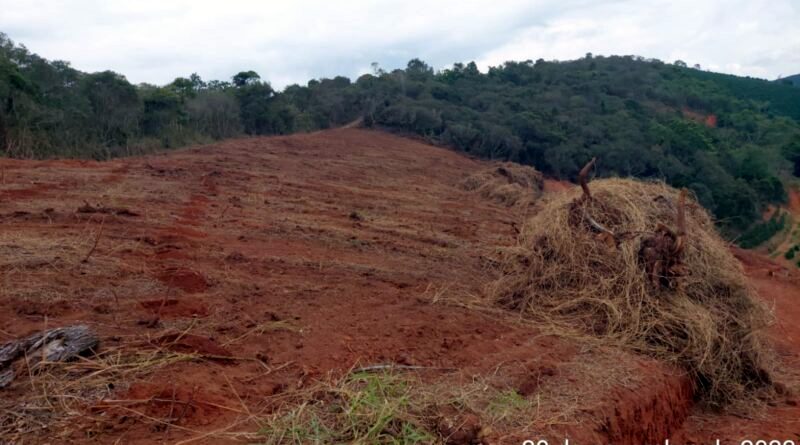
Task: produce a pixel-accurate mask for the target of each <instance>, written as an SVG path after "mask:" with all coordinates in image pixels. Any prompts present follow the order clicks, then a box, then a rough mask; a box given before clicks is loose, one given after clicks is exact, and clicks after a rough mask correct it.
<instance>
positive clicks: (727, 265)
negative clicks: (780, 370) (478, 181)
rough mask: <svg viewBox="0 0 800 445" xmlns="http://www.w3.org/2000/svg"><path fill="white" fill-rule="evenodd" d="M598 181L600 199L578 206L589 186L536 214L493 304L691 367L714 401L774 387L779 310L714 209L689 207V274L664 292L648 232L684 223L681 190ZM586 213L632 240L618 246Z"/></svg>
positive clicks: (495, 288) (508, 259) (507, 253)
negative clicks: (645, 259) (773, 321)
mask: <svg viewBox="0 0 800 445" xmlns="http://www.w3.org/2000/svg"><path fill="white" fill-rule="evenodd" d="M590 185H591V189H592V192H593V195H594V197H595V199H594V200H589V201H586V202H584V203H582V204H580V205H579V206H580V207H579V208H578V210H577V211H576V207H575V205H574V202H575V201H576V199H577V198H578V197H579V196H580V194H581V190H580V189H575V190H572V191H569V192H566V193H563V194H561V195H559V196H557V197H555V198H553V199H552V200H551V201H549V202H547V203H545V204H544V205H542V206H541V209H540V210H539V211H538V212H537V214H536V215H535V216H533V217H532V218H530V219H529V220H528V221H527V223H526V225H525V227H524V228H523V230H522V233H521V235H520V238H519V241H518V245H517V246H515V247H512V248H508V249H505V250H504V251H503V253H502V260H501V263H500V270H501V272H502V274H501V277H500V278H499V279H498V280H497V281H496V282H494V283H492V284H491V285H490V286H489V293H490V295H491V297H492V299H493V301H494V302H495V303H496V304H498V305H500V306H502V307H505V308H508V309H513V310H516V311H519V312H520V313H522V314H523V315H524V316H525V317H527V318H530V319H533V320H536V321H539V322H546V323H547V324H550V325H551V326H556V327H557V328H558V329H560V330H563V331H565V332H576V331H577V332H579V333H583V334H590V335H594V336H597V337H601V338H603V339H604V340H605V341H607V342H610V343H613V344H616V345H621V346H624V347H627V348H630V349H633V350H635V351H637V352H641V353H645V354H647V355H650V356H653V357H656V358H659V359H661V360H664V361H666V362H670V363H674V364H677V365H680V366H682V367H683V368H684V369H686V370H687V371H688V372H690V373H691V375H693V376H694V377H695V380H696V383H697V386H698V389H699V391H700V393H701V394H702V395H703V397H704V399H705V400H706V401H707V402H708V403H709V404H711V405H715V406H721V405H725V404H727V403H728V402H731V401H733V400H737V399H741V398H743V397H746V396H747V395H748V394H750V393H752V392H753V390H755V389H757V388H763V387H765V386H768V385H766V384H767V383H769V382H770V373H769V369H768V363H770V361H769V360H765V358H764V354H765V347H764V345H763V343H762V340H761V338H760V331H761V330H762V329H763V328H764V327H765V326H767V325H768V321H769V320H770V317H769V312H768V311H767V310H766V309H765V308H764V307H763V306H762V304H760V303H759V302H758V301H757V300H756V299H755V298H754V297H753V293H752V291H751V289H750V288H749V287H748V284H747V281H746V279H745V276H744V272H743V270H742V268H741V265H740V264H739V262H738V261H737V260H736V259H735V258H734V257H733V255H732V254H731V253H730V252H729V251H728V248H727V244H726V243H725V241H723V240H722V239H721V238H720V237H719V235H718V234H717V233H716V231H715V229H714V226H713V223H712V221H711V218H710V217H709V215H708V213H707V212H706V211H705V210H704V209H702V208H701V207H700V206H699V205H697V204H695V203H692V204H690V205H689V208H688V209H687V210H688V211H687V215H686V225H687V233H688V237H687V241H686V244H687V245H686V249H685V253H684V257H683V264H685V265H686V266H687V268H688V270H689V274H688V275H686V276H683V277H680V279H679V283H678V285H677V286H676V287H674V288H663V287H656V286H655V285H654V284H653V283H652V280H649V279H648V277H647V274H646V273H645V271H644V269H643V265H642V264H641V259H640V249H641V243H642V238H643V235H647V234H651V233H653V232H654V231H655V230H656V227H657V224H658V223H664V224H667V225H672V224H673V221H674V220H675V215H676V203H677V202H678V194H679V192H678V191H677V190H675V189H673V188H670V187H668V186H666V185H664V184H662V183H655V182H639V181H634V180H626V179H605V180H598V181H594V182H592V183H591V184H590ZM581 212H583V213H581ZM586 215H591V217H592V218H594V220H596V221H597V222H598V223H600V224H602V225H603V226H604V227H606V228H608V229H610V230H612V231H614V232H615V233H628V234H629V236H628V237H627V239H626V240H624V241H622V242H621V243H620V244H619V246H618V247H616V248H615V247H609V245H608V244H607V243H604V242H602V241H600V240H598V239H597V237H596V236H595V234H593V233H592V231H591V229H590V224H589V223H588V221H587V219H586Z"/></svg>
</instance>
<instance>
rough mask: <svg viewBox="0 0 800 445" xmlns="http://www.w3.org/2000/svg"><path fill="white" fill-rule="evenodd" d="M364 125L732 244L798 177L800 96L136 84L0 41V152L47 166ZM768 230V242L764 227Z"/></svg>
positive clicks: (468, 75) (521, 82) (618, 62)
mask: <svg viewBox="0 0 800 445" xmlns="http://www.w3.org/2000/svg"><path fill="white" fill-rule="evenodd" d="M358 118H361V119H363V120H364V123H365V125H367V126H374V127H381V128H385V129H390V130H394V131H400V132H406V133H412V134H416V135H419V136H421V137H423V138H426V139H427V140H429V141H431V142H433V143H437V144H441V145H446V146H449V147H452V148H454V149H457V150H461V151H463V152H466V153H469V154H472V155H475V156H478V157H482V158H487V159H501V160H512V161H516V162H520V163H524V164H530V165H533V166H535V167H536V168H537V169H539V170H541V171H542V172H544V173H545V174H547V175H550V176H553V177H557V178H564V179H574V178H575V176H576V175H577V172H578V170H579V168H580V166H581V165H583V164H584V163H585V162H586V161H587V160H588V159H590V158H591V157H593V156H597V157H598V158H599V159H600V164H599V169H598V173H599V174H601V175H623V176H636V177H640V178H659V179H663V180H665V181H667V182H668V183H670V184H672V185H674V186H677V187H688V188H689V189H691V190H692V191H693V192H694V193H695V195H696V196H697V197H698V199H699V200H700V202H701V203H702V204H703V205H704V206H706V207H707V208H709V209H710V210H711V211H712V212H713V213H714V215H715V216H716V218H717V219H718V221H719V224H720V227H722V228H723V230H724V231H725V232H726V233H728V234H730V235H731V236H734V235H736V234H741V233H743V232H746V231H747V230H748V229H750V230H754V227H755V226H757V222H758V221H759V220H760V215H761V211H762V209H763V208H764V207H765V206H766V205H768V204H770V203H780V202H784V201H785V200H786V192H785V190H784V183H785V181H786V180H787V179H789V178H791V177H792V175H795V176H800V122H799V120H800V89H798V88H793V87H791V86H789V85H787V84H785V83H780V82H768V81H765V80H759V79H751V78H744V77H737V76H730V75H725V74H718V73H710V72H705V71H701V70H699V69H696V68H689V67H687V66H686V65H685V64H684V63H682V62H680V61H678V62H675V63H664V62H661V61H659V60H654V59H644V58H641V57H635V56H611V57H599V56H597V57H596V56H593V55H591V54H587V55H586V57H583V58H581V59H578V60H573V61H567V62H558V61H545V60H541V59H539V60H536V61H532V60H527V61H522V62H506V63H504V64H502V65H500V66H495V67H491V68H489V70H488V72H481V71H480V70H479V69H478V67H477V66H476V64H475V63H467V64H462V63H456V64H454V65H453V66H452V67H450V68H447V69H443V70H439V71H436V70H434V69H432V68H431V67H430V66H429V65H427V64H426V63H424V62H423V61H421V60H418V59H414V60H411V61H410V62H409V63H408V65H407V66H406V67H405V68H404V69H396V70H392V71H385V70H383V69H381V68H380V67H379V66H377V65H374V66H373V72H372V73H371V74H365V75H362V76H360V77H359V78H357V79H356V80H355V81H353V80H351V79H349V78H347V77H343V76H337V77H334V78H333V79H314V80H310V81H309V82H308V83H307V84H306V85H291V86H288V87H287V88H285V89H284V90H283V91H275V90H274V89H273V88H272V87H271V86H270V84H269V82H267V81H265V80H263V79H261V78H260V76H259V75H258V73H256V72H253V71H243V72H240V73H238V74H236V75H234V76H233V77H232V78H231V79H230V81H219V80H212V81H204V80H203V79H201V78H200V77H199V76H197V75H196V74H192V75H190V76H189V77H179V78H177V79H175V80H174V81H173V82H171V83H169V84H168V85H163V86H156V85H148V84H140V85H133V84H131V83H130V82H128V81H127V80H126V79H125V77H124V76H122V75H120V74H118V73H114V72H111V71H105V72H99V73H83V72H80V71H78V70H75V69H74V68H72V67H71V66H70V65H69V63H67V62H63V61H48V60H46V59H44V58H41V57H39V56H37V55H36V54H33V53H31V52H30V51H28V50H27V49H26V48H25V47H24V46H20V45H16V44H14V42H12V41H11V40H10V39H8V37H7V36H5V35H3V34H0V151H2V152H3V153H4V154H5V155H7V156H14V157H30V158H45V157H52V156H73V157H93V158H98V159H104V158H109V157H114V156H121V155H131V154H139V153H144V152H147V151H152V150H154V149H161V148H171V147H179V146H184V145H188V144H194V143H201V142H208V141H213V140H218V139H223V138H229V137H234V136H239V135H270V134H288V133H293V132H304V131H313V130H318V129H324V128H330V127H335V126H339V125H342V124H345V123H348V122H351V121H353V120H355V119H358ZM762 229H763V228H762Z"/></svg>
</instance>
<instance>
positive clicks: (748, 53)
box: [0, 0, 800, 88]
mask: <svg viewBox="0 0 800 445" xmlns="http://www.w3.org/2000/svg"><path fill="white" fill-rule="evenodd" d="M0 31H1V32H5V33H6V34H8V35H9V37H11V39H13V40H14V41H16V42H17V43H23V44H25V45H26V46H27V47H28V49H30V50H31V51H33V52H35V53H38V54H39V55H41V56H43V57H46V58H48V59H61V60H67V61H70V62H71V63H72V65H73V66H74V67H75V68H78V69H80V70H84V71H100V70H106V69H111V70H114V71H117V72H119V73H122V74H124V75H125V76H127V78H128V80H130V81H131V82H134V83H139V82H150V83H156V84H164V83H168V82H170V81H171V80H172V79H174V78H175V77H177V76H188V75H189V74H191V73H192V72H197V73H198V74H200V75H201V76H202V77H203V78H204V79H206V80H210V79H225V80H227V79H230V77H231V76H232V75H233V74H235V73H236V72H238V71H242V70H248V69H253V70H255V71H257V72H258V73H260V74H261V77H262V78H263V79H266V80H269V81H270V82H271V83H272V84H273V86H275V87H278V88H282V87H284V86H286V85H288V84H291V83H300V84H305V83H306V82H307V81H308V79H311V78H319V77H333V76H335V75H340V74H341V75H346V76H348V77H351V78H355V77H357V76H358V75H360V74H363V73H366V72H369V71H370V63H371V62H378V63H379V64H380V65H381V67H383V68H385V69H393V68H398V67H404V66H405V64H406V62H407V61H408V60H409V59H411V58H414V57H419V58H421V59H423V60H425V61H426V62H428V63H429V64H431V65H432V66H434V67H435V68H437V69H438V68H444V67H447V66H450V65H452V63H454V62H460V61H463V62H468V61H470V60H474V61H476V62H477V63H478V65H479V66H480V67H481V68H482V69H484V68H485V67H487V66H490V65H497V64H500V63H502V62H503V61H506V60H526V59H532V60H536V59H538V58H544V59H547V60H551V59H559V60H567V59H574V58H577V57H581V56H583V55H584V54H586V53H587V52H591V53H593V54H595V55H611V54H634V55H641V56H644V57H648V58H650V57H653V58H658V59H661V60H664V61H668V62H672V61H674V60H676V59H681V60H683V61H685V62H687V63H688V64H689V65H694V64H700V65H701V66H702V67H703V68H704V69H711V70H714V71H723V72H728V73H733V74H741V75H750V76H756V77H763V78H769V79H774V78H776V77H778V76H781V75H783V76H786V75H790V74H795V73H800V0H769V1H767V0H663V1H662V0H609V1H603V0H596V1H592V0H529V1H517V0H508V1H506V0H492V1H470V0H425V1H418V0H402V1H395V0H385V1H378V0H375V1H347V0H319V1H316V0H314V1H312V0H307V1H278V2H268V1H238V0H227V1H225V0H216V1H205V0H193V1H185V0H157V1H151V0H130V1H116V0H105V1H101V0H97V1H95V0H73V1H36V0H0Z"/></svg>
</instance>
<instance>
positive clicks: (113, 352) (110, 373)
mask: <svg viewBox="0 0 800 445" xmlns="http://www.w3.org/2000/svg"><path fill="white" fill-rule="evenodd" d="M200 358H202V357H201V356H198V355H196V354H183V353H177V352H173V351H170V350H167V349H163V348H158V349H150V350H129V349H123V348H110V349H107V350H105V351H103V352H101V353H99V354H97V355H95V356H93V357H91V358H85V357H80V358H78V359H77V360H75V361H71V362H59V363H46V364H45V365H46V366H44V367H43V368H42V369H43V370H42V371H41V372H38V373H36V374H35V375H34V374H30V375H29V376H28V378H27V379H26V378H25V377H24V376H19V377H18V379H17V381H16V382H14V383H13V384H12V386H11V388H9V389H7V391H10V390H13V389H14V387H19V386H28V387H29V388H24V389H22V391H24V393H25V395H24V397H23V399H19V398H14V399H13V400H8V401H7V402H2V401H0V437H2V438H4V440H8V441H9V443H18V442H19V443H22V441H23V440H24V439H25V438H29V437H34V436H36V435H38V434H42V433H46V432H50V433H55V432H59V434H68V433H69V432H70V431H71V429H70V428H69V426H70V425H72V424H73V423H74V421H75V419H76V418H81V417H83V416H85V415H86V411H85V409H86V407H87V406H92V405H93V404H94V403H95V402H97V401H99V400H101V399H102V398H104V397H106V396H108V395H110V394H111V391H112V389H114V390H119V389H121V388H119V385H120V384H121V383H123V384H130V383H132V382H133V381H135V380H136V379H137V378H140V377H142V376H143V375H145V374H148V373H150V372H152V371H154V370H155V369H158V368H160V367H164V366H168V365H170V364H173V363H178V362H184V361H191V360H198V359H200Z"/></svg>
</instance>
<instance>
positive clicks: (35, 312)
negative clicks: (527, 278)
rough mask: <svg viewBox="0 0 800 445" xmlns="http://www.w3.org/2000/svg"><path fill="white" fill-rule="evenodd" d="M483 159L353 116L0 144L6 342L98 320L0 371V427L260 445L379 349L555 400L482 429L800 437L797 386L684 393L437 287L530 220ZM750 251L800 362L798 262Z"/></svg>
mask: <svg viewBox="0 0 800 445" xmlns="http://www.w3.org/2000/svg"><path fill="white" fill-rule="evenodd" d="M485 167H486V163H484V162H479V161H475V160H471V159H468V158H466V157H464V156H462V155H459V154H457V153H454V152H451V151H448V150H445V149H441V148H436V147H432V146H429V145H426V144H423V143H420V142H416V141H411V140H407V139H403V138H399V137H396V136H391V135H388V134H384V133H380V132H374V131H366V130H359V129H340V130H332V131H326V132H319V133H314V134H308V135H294V136H288V137H273V138H253V139H239V140H232V141H228V142H224V143H220V144H215V145H210V146H203V147H198V148H192V149H186V150H179V151H175V152H171V153H168V154H165V155H158V156H150V157H146V158H135V159H124V160H116V161H112V162H90V161H42V162H33V161H15V160H0V169H1V170H0V280H2V281H0V304H2V307H3V309H4V310H3V311H2V312H0V342H3V341H6V340H10V339H12V338H16V337H19V336H23V335H26V334H29V333H31V332H34V331H37V330H40V329H43V328H46V327H56V326H64V325H69V324H75V323H84V324H87V325H89V326H91V327H92V328H94V329H96V330H97V332H98V333H99V335H100V337H101V348H100V351H99V352H100V356H99V357H100V358H96V359H91V360H85V361H79V362H77V363H75V364H72V365H70V366H69V367H66V368H65V369H59V370H58V372H53V373H50V374H47V375H25V376H21V377H19V378H18V379H17V381H16V382H15V383H14V384H13V385H12V386H11V387H10V388H6V389H2V390H0V392H2V400H0V443H3V441H7V442H9V443H141V444H145V443H242V442H248V443H253V442H256V443H257V442H258V441H259V436H258V434H257V432H258V431H259V430H260V429H261V428H263V427H264V426H265V425H264V419H266V418H268V416H269V414H270V413H271V412H273V411H274V410H275V409H277V408H278V407H280V405H281V403H283V401H285V400H286V396H287V395H290V394H292V393H294V392H297V391H301V390H303V389H304V388H308V387H313V385H314V384H315V382H317V381H319V380H325V379H329V378H332V377H336V376H342V375H345V374H347V373H348V372H349V371H350V370H352V369H353V368H357V367H361V366H370V365H384V364H397V365H402V366H406V367H418V368H417V370H416V371H414V372H417V373H419V374H421V375H423V378H425V379H428V380H431V381H433V380H436V381H439V382H441V381H445V382H452V384H453V385H458V384H461V382H465V381H475V380H480V379H488V378H491V382H492V383H491V386H493V387H498V389H499V390H506V389H509V390H513V391H515V392H517V393H518V394H521V395H522V396H524V397H526V398H528V399H530V400H539V401H540V402H539V405H541V406H539V408H538V409H540V410H541V411H542V412H547V413H548V415H546V416H545V415H542V416H540V417H539V416H537V417H536V418H533V419H532V420H531V422H530V423H529V424H526V425H525V426H524V427H521V428H519V429H518V430H507V431H503V430H495V431H493V432H492V434H491V435H490V436H489V438H488V439H487V440H489V441H491V443H521V441H522V440H523V439H534V440H535V439H539V438H540V437H544V436H548V437H551V438H558V437H561V436H563V435H565V434H567V435H569V436H570V437H571V438H572V439H573V441H574V442H573V443H588V442H589V441H594V442H597V443H601V442H602V443H615V444H641V443H645V442H648V441H649V442H650V443H655V442H659V441H661V440H663V438H665V437H668V436H674V437H676V438H680V439H682V440H683V441H695V442H696V441H702V440H706V439H707V438H709V437H714V438H716V437H719V438H720V439H723V440H725V439H730V440H732V441H733V440H739V437H734V436H736V435H737V434H739V435H747V434H755V433H756V432H758V433H759V434H760V435H759V436H757V437H753V439H755V438H759V439H761V438H764V439H770V438H771V439H779V440H788V439H794V440H797V439H799V438H800V435H798V434H800V426H798V423H797V419H800V415H799V414H800V411H798V408H797V406H796V404H795V399H793V396H787V398H786V401H785V402H784V401H780V402H778V403H774V405H775V406H771V407H769V408H768V411H769V412H767V413H764V415H762V416H760V417H756V418H753V419H741V418H730V417H726V416H714V415H710V414H708V413H703V412H701V411H698V410H697V408H694V411H692V409H693V408H692V388H691V384H690V383H689V381H688V379H687V378H686V377H684V376H682V375H681V374H680V372H679V371H678V370H676V369H673V368H670V367H668V366H665V365H662V364H660V363H657V362H655V361H653V360H650V359H647V358H643V357H638V356H634V355H630V354H627V353H623V352H619V351H610V350H607V349H604V348H602V347H598V346H590V345H588V344H585V343H583V342H580V341H578V340H575V339H565V338H560V337H556V336H553V335H548V334H547V333H546V332H542V331H541V330H540V329H538V328H537V327H535V326H530V325H526V324H524V323H521V322H519V321H518V320H517V318H516V317H515V316H514V314H500V313H493V312H487V311H482V310H477V309H474V308H470V307H459V306H457V305H453V304H443V303H441V302H440V301H439V300H448V301H453V300H456V301H458V300H459V299H462V298H463V300H464V301H468V300H469V299H472V298H474V297H479V296H480V295H481V290H482V286H483V285H484V284H485V283H486V282H487V280H490V279H491V278H492V271H491V268H490V267H488V266H487V265H488V263H489V262H490V260H489V258H491V257H492V253H493V251H494V249H495V248H496V247H497V246H503V245H508V244H511V243H513V242H514V239H515V229H514V225H513V223H518V222H519V220H520V218H522V217H523V215H522V214H520V212H519V211H518V210H510V209H509V208H506V207H502V206H499V205H497V204H494V203H492V202H489V201H487V200H484V199H481V198H480V197H479V196H476V195H473V194H470V193H467V192H465V191H463V190H461V189H460V188H459V187H458V184H459V183H460V182H461V181H462V180H463V179H464V178H465V177H467V176H468V175H470V174H471V173H474V172H476V171H478V170H480V169H481V168H485ZM565 187H568V185H566V184H563V183H549V184H548V185H547V186H546V190H548V191H550V192H551V193H557V192H558V190H560V189H563V188H565ZM741 255H742V256H741V258H743V261H744V263H745V265H746V266H747V268H748V270H749V273H750V275H751V277H752V279H753V283H754V284H755V285H756V286H757V287H758V289H759V291H760V292H761V293H762V294H763V295H764V297H765V298H767V300H768V301H771V302H772V301H774V302H775V305H776V309H777V314H778V318H779V323H778V324H777V325H776V327H775V331H774V332H775V335H774V337H775V339H776V341H777V343H778V346H779V352H780V354H781V360H784V361H786V362H787V363H789V364H790V365H794V366H795V367H794V368H793V369H800V360H798V353H800V346H798V345H800V342H799V341H798V340H800V331H798V324H797V323H796V320H797V316H799V315H800V312H798V311H800V309H798V308H800V305H798V304H797V299H798V298H800V284H798V281H797V278H796V276H794V275H792V274H791V273H789V272H786V271H785V270H783V269H780V266H777V265H775V264H773V263H771V262H769V261H768V260H765V259H763V258H762V257H760V256H753V255H752V254H750V253H748V252H745V253H741ZM776 268H777V269H776ZM776 271H778V272H776ZM419 368H421V369H419ZM64 382H72V383H69V384H65V383H64ZM555 395H558V396H555ZM545 396H547V397H549V398H547V397H545ZM542 401H543V402H542ZM477 414H478V416H479V417H480V416H481V415H482V414H483V413H477ZM687 417H688V419H689V420H688V422H686V423H685V424H684V421H685V420H686V419H687ZM681 425H683V426H681ZM748 437H749V436H748ZM742 438H743V437H742ZM581 441H583V442H581ZM464 443H469V442H468V441H466V442H464Z"/></svg>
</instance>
